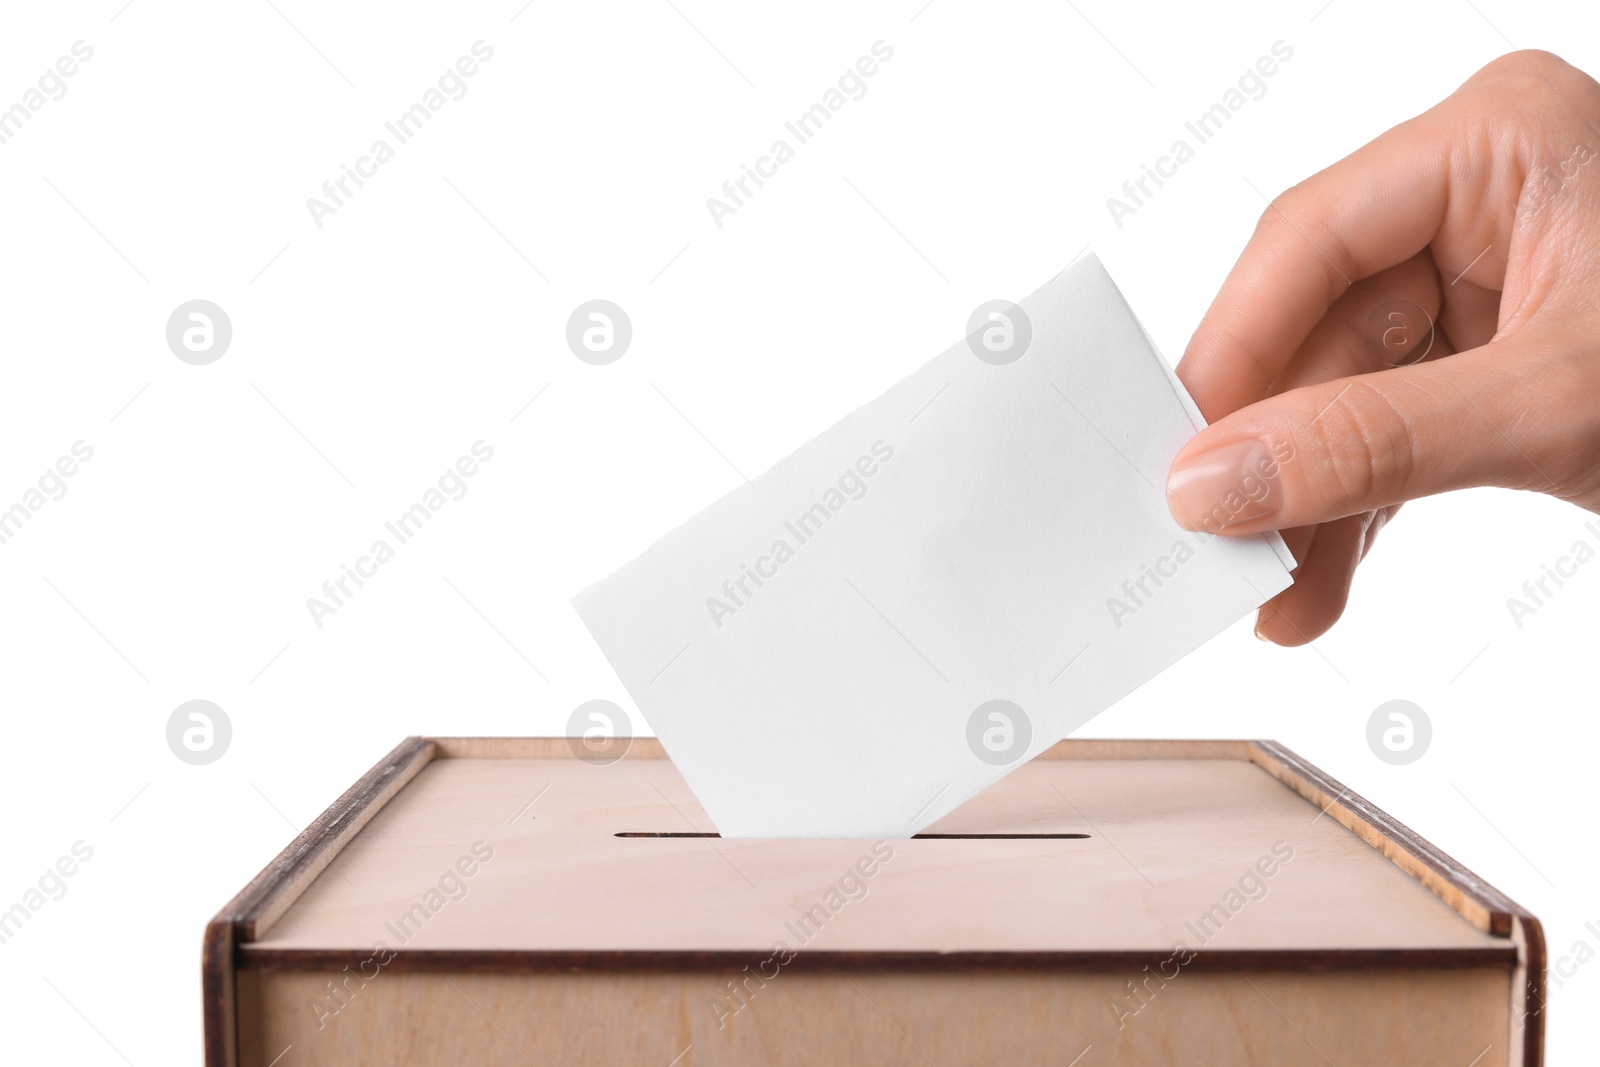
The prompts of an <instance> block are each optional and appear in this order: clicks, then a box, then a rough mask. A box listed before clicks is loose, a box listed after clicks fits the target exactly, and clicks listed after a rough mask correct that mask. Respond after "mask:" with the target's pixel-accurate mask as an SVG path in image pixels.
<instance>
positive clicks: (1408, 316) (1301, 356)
mask: <svg viewBox="0 0 1600 1067" xmlns="http://www.w3.org/2000/svg"><path fill="white" fill-rule="evenodd" d="M1438 315H1439V274H1438V271H1436V270H1435V269H1434V266H1433V259H1432V257H1431V256H1429V255H1428V253H1427V252H1421V253H1418V254H1417V255H1415V256H1412V257H1411V258H1410V259H1408V260H1406V261H1405V262H1404V263H1399V264H1396V265H1395V266H1393V267H1390V268H1388V269H1387V270H1382V271H1379V272H1378V273H1377V274H1374V275H1373V276H1372V277H1370V278H1367V279H1364V280H1362V281H1359V282H1357V283H1356V284H1355V285H1353V286H1351V287H1350V290H1349V292H1347V293H1345V294H1344V295H1343V296H1341V297H1340V298H1339V299H1338V300H1337V301H1335V302H1334V305H1333V307H1331V308H1330V309H1328V313H1327V314H1326V315H1324V316H1323V317H1322V320H1321V321H1320V322H1318V323H1317V325H1316V326H1315V327H1313V328H1312V330H1311V334H1310V336H1308V337H1307V338H1306V339H1305V342H1304V343H1303V344H1301V346H1300V349H1299V351H1297V352H1296V353H1295V354H1294V358H1293V360H1291V361H1290V363H1289V365H1288V366H1287V367H1286V368H1284V371H1283V373H1282V374H1280V375H1279V376H1278V378H1277V379H1276V380H1275V381H1274V382H1273V383H1272V385H1271V388H1270V390H1269V391H1270V392H1271V393H1273V394H1277V393H1286V392H1288V391H1289V390H1291V389H1297V388H1300V387H1301V386H1306V385H1318V384H1320V383H1322V382H1326V381H1332V380H1333V379H1335V378H1349V377H1353V376H1354V375H1357V374H1367V373H1369V372H1372V371H1379V370H1384V369H1387V368H1391V367H1402V366H1407V365H1409V364H1412V363H1420V362H1422V361H1423V360H1424V359H1438V358H1439V357H1441V356H1444V355H1448V354H1450V352H1451V351H1452V350H1451V348H1450V346H1449V341H1448V339H1447V338H1446V337H1444V336H1443V334H1442V332H1441V331H1440V330H1438V329H1437V328H1436V327H1435V323H1434V320H1435V319H1436V318H1438Z"/></svg>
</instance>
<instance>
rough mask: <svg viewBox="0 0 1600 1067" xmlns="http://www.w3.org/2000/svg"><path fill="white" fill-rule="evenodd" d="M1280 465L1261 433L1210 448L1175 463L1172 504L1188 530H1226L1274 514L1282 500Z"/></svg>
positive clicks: (1170, 484)
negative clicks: (1261, 438)
mask: <svg viewBox="0 0 1600 1067" xmlns="http://www.w3.org/2000/svg"><path fill="white" fill-rule="evenodd" d="M1278 467H1279V465H1278V461H1277V460H1276V459H1274V458H1273V456H1272V452H1271V451H1270V450H1269V449H1268V448H1267V443H1266V442H1265V441H1262V440H1260V439H1258V438H1254V437H1251V438H1246V439H1245V440H1243V441H1230V442H1229V443H1227V444H1224V445H1218V446H1217V447H1215V448H1209V449H1206V450H1205V451H1204V452H1200V453H1198V454H1196V455H1193V456H1190V457H1189V458H1188V459H1186V460H1184V461H1182V462H1181V463H1177V464H1174V465H1173V468H1172V470H1171V472H1170V473H1168V475H1167V508H1168V509H1169V510H1170V511H1171V512H1172V517H1173V518H1174V519H1176V520H1178V525H1179V526H1182V527H1184V528H1185V529H1188V530H1206V531H1209V532H1211V533H1221V532H1223V531H1225V530H1227V529H1229V528H1231V527H1237V526H1239V525H1242V524H1244V523H1247V522H1250V523H1255V522H1259V520H1261V519H1266V518H1269V517H1270V516H1272V515H1274V514H1275V513H1276V512H1277V511H1278V508H1279V505H1280V504H1281V503H1282V501H1283V496H1282V493H1281V491H1280V478H1279V470H1278ZM1270 526H1271V523H1270V522H1269V523H1263V524H1261V525H1260V526H1258V527H1257V528H1258V529H1265V528H1268V527H1270Z"/></svg>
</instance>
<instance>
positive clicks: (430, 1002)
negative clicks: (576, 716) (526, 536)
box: [203, 738, 1545, 1067]
mask: <svg viewBox="0 0 1600 1067" xmlns="http://www.w3.org/2000/svg"><path fill="white" fill-rule="evenodd" d="M575 744H577V743H576V742H569V741H568V740H566V739H562V738H556V739H479V738H468V739H438V738H412V739H410V740H407V741H406V742H404V743H403V744H401V745H400V746H399V747H398V748H396V749H395V750H394V751H393V752H391V753H389V755H388V756H386V757H385V758H384V759H383V760H382V762H380V763H379V764H378V765H377V766H376V767H374V768H373V769H372V770H371V771H370V772H369V773H368V774H367V775H366V777H364V778H362V779H361V781H359V782H357V783H356V784H355V786H353V787H352V788H351V789H350V790H349V791H348V792H347V793H345V794H344V796H342V797H340V798H339V799H338V801H337V802H335V803H334V805H333V806H332V807H330V808H329V809H328V810H327V811H326V812H325V813H324V814H323V815H322V816H321V817H320V818H319V819H318V820H317V821H316V822H315V823H314V824H312V826H311V827H310V828H309V829H307V830H306V831H305V832H304V833H303V834H301V835H300V836H299V837H298V838H296V839H295V841H294V842H293V843H292V844H290V846H289V847H288V848H287V849H285V850H284V852H283V853H282V854H281V855H280V856H278V857H277V858H276V859H275V860H273V861H272V863H271V864H270V865H269V866H268V867H267V868H266V869H265V870H264V871H262V872H261V874H260V875H259V876H258V877H257V878H256V879H255V880H254V881H253V882H251V883H250V884H249V885H248V886H247V887H245V889H244V890H243V891H242V892H241V893H240V894H239V895H238V896H237V897H235V898H234V900H233V901H232V902H230V903H229V904H228V905H227V907H225V908H224V909H223V910H222V912H221V913H219V914H218V915H217V916H216V918H215V919H213V920H212V921H211V923H210V925H209V926H208V927H207V928H206V934H205V943H204V953H203V990H204V1002H205V1026H206V1038H205V1040H206V1062H207V1063H208V1064H209V1065H211V1067H234V1065H238V1067H270V1065H274V1064H277V1065H280V1067H309V1065H315V1064H341V1065H348V1064H408V1065H416V1067H431V1065H435V1064H438V1065H445V1064H448V1065H451V1067H456V1065H460V1064H475V1065H507V1067H517V1065H527V1064H537V1065H539V1067H545V1065H589V1064H594V1065H616V1064H636V1065H641V1067H722V1065H741V1067H752V1065H754V1067H760V1065H784V1067H790V1065H800V1064H826V1065H850V1067H865V1065H905V1067H918V1065H927V1064H932V1065H935V1067H958V1065H966V1064H970V1065H975V1067H976V1065H983V1067H988V1065H1011V1064H1023V1065H1031V1064H1041V1065H1042V1064H1051V1065H1055V1067H1068V1065H1076V1067H1097V1065H1102V1064H1105V1065H1111V1064H1115V1065H1119V1067H1128V1065H1162V1067H1167V1065H1173V1064H1200V1065H1232V1064H1246V1063H1258V1064H1273V1065H1274V1067H1291V1065H1301V1064H1304V1065H1314V1067H1326V1065H1327V1064H1329V1063H1334V1064H1339V1065H1341V1067H1345V1065H1374V1064H1383V1065H1390V1064H1405V1065H1408V1067H1418V1065H1431V1064H1438V1065H1441V1067H1466V1065H1468V1064H1472V1065H1474V1067H1489V1065H1491V1064H1516V1065H1522V1067H1531V1065H1536V1064H1539V1063H1540V1062H1541V1059H1542V1042H1543V1033H1544V1030H1543V1015H1542V1010H1541V1009H1542V1006H1543V995H1542V994H1543V989H1544V966H1545V955H1544V943H1543V937H1542V935H1541V932H1540V927H1539V923H1538V921H1537V920H1536V919H1534V918H1533V917H1532V916H1530V915H1528V914H1527V913H1526V912H1524V911H1523V910H1522V909H1521V908H1519V907H1518V906H1517V905H1516V904H1514V903H1512V902H1511V901H1510V900H1508V899H1507V898H1506V897H1505V896H1503V895H1502V894H1500V893H1499V892H1498V891H1496V890H1495V889H1493V888H1491V887H1489V886H1487V885H1485V884H1484V883H1483V881H1482V880H1481V879H1479V878H1477V877H1476V876H1474V875H1473V874H1472V873H1471V872H1470V871H1467V870H1465V869H1464V868H1462V867H1461V866H1460V865H1459V864H1457V863H1456V862H1455V861H1454V860H1452V859H1450V857H1448V856H1446V855H1444V854H1443V853H1441V852H1440V851H1439V850H1438V849H1436V848H1434V847H1433V846H1432V845H1430V844H1428V842H1426V841H1424V840H1423V839H1422V838H1420V837H1418V836H1417V835H1416V834H1415V833H1413V832H1412V831H1411V830H1409V829H1407V828H1406V827H1405V826H1404V825H1402V824H1401V823H1399V822H1396V821H1395V820H1394V819H1392V818H1391V817H1389V816H1388V815H1386V814H1385V813H1383V812H1382V811H1379V810H1378V809H1376V808H1374V807H1373V806H1372V805H1371V804H1369V803H1367V802H1366V801H1364V800H1363V799H1361V798H1360V797H1359V796H1356V795H1355V794H1353V793H1351V792H1350V791H1349V790H1348V789H1345V788H1344V787H1343V786H1341V785H1340V784H1339V783H1337V782H1335V781H1332V780H1331V779H1329V778H1328V777H1327V776H1326V775H1324V774H1323V773H1322V772H1320V771H1319V770H1317V769H1316V768H1315V767H1312V766H1311V765H1309V764H1308V763H1306V762H1305V761H1303V760H1301V759H1300V758H1299V757H1297V756H1296V755H1295V754H1294V753H1292V752H1290V751H1288V750H1287V749H1285V748H1283V747H1282V746H1280V745H1278V744H1276V743H1274V742H1267V741H1063V742H1061V743H1060V744H1057V745H1056V746H1054V747H1053V748H1051V749H1050V750H1048V751H1047V752H1045V753H1044V754H1043V755H1041V756H1040V757H1038V758H1037V759H1035V760H1033V761H1032V762H1030V763H1028V764H1026V765H1025V766H1023V767H1020V768H1018V769H1017V770H1016V771H1015V772H1014V773H1012V774H1011V775H1010V776H1008V777H1007V778H1005V779H1003V780H1002V781H1000V782H999V783H998V784H996V785H995V786H993V787H991V788H990V789H989V790H987V791H986V792H984V793H983V794H981V795H979V796H978V797H976V798H974V799H973V800H971V801H969V802H968V803H966V804H965V805H963V806H961V807H960V808H958V809H957V810H955V811H954V812H952V813H951V814H949V815H948V816H946V817H945V818H943V819H941V820H940V821H939V822H938V823H937V824H935V825H934V826H932V827H931V828H930V829H929V830H928V832H926V833H924V834H920V835H918V836H917V837H916V838H913V839H911V840H886V841H863V840H747V839H723V838H719V837H717V836H716V834H715V833H714V832H713V831H712V827H711V825H710V823H709V821H708V820H707V819H706V817H705V814H704V813H703V812H702V810H701V808H700V806H699V805H698V804H697V803H696V802H695V799H694V796H693V794H692V793H691V792H690V791H689V789H688V787H687V786H686V785H685V783H684V781H683V779H682V778H681V777H680V776H679V775H678V774H677V772H676V771H675V770H674V768H673V765H672V763H671V762H670V761H669V760H668V759H667V758H666V756H665V754H664V753H663V751H662V749H661V747H660V745H659V744H658V743H657V742H655V741H653V740H636V741H634V742H633V743H632V744H631V746H629V747H628V748H627V750H626V752H625V753H623V754H622V755H621V757H620V758H616V759H612V760H611V761H609V762H606V761H603V760H597V759H594V758H592V757H589V756H588V754H587V753H585V752H584V751H582V750H581V749H577V748H575V747H574V745H575ZM884 758H885V759H893V758H895V757H894V755H893V753H885V754H884ZM608 759H609V757H608Z"/></svg>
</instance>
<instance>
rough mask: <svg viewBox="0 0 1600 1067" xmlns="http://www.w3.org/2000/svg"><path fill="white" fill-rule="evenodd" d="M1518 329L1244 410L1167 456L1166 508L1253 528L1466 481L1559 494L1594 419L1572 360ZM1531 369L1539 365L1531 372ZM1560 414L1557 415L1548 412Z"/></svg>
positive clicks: (1305, 520) (1219, 524)
mask: <svg viewBox="0 0 1600 1067" xmlns="http://www.w3.org/2000/svg"><path fill="white" fill-rule="evenodd" d="M1541 332H1543V333H1549V331H1538V330H1535V329H1534V328H1532V327H1530V328H1527V329H1524V330H1522V331H1519V332H1518V333H1517V334H1516V335H1514V336H1513V337H1510V338H1506V339H1504V340H1501V341H1497V342H1495V343H1494V344H1491V345H1486V346H1484V347H1482V348H1477V349H1474V350H1472V351H1471V352H1464V353H1460V354H1458V355H1455V356H1452V357H1451V358H1449V359H1445V360H1439V361H1436V362H1426V363H1420V364H1415V365H1412V366H1409V367H1401V368H1398V369H1395V370H1386V371H1381V372H1378V373H1376V374H1364V375H1359V376H1357V377H1353V378H1343V379H1336V380H1334V381H1331V382H1325V383H1323V384H1320V385H1315V386H1308V387H1304V388H1300V389H1294V390H1291V391H1290V392H1287V393H1283V394H1281V395H1279V396H1275V397H1271V398H1269V399H1267V400H1264V401H1261V402H1260V403H1257V404H1252V405H1250V406H1249V407H1247V408H1244V409H1243V410H1241V411H1238V412H1235V413H1234V414H1232V415H1229V416H1227V417H1226V418H1224V419H1222V420H1221V421H1220V422H1217V423H1215V424H1214V425H1212V426H1209V427H1207V428H1206V429H1204V430H1202V431H1201V432H1200V433H1198V434H1196V435H1195V436H1194V437H1193V438H1191V439H1190V440H1189V441H1188V443H1186V444H1185V445H1184V446H1183V448H1182V449H1180V450H1179V452H1178V456H1177V458H1176V459H1175V460H1174V462H1173V465H1172V469H1171V471H1170V473H1169V474H1168V479H1167V503H1168V506H1169V507H1170V508H1171V510H1172V514H1173V517H1174V518H1175V519H1177V521H1178V522H1179V524H1180V525H1183V526H1185V527H1186V528H1188V529H1195V530H1209V531H1211V532H1213V533H1218V532H1226V533H1232V534H1243V533H1253V532H1257V531H1262V530H1274V529H1284V528H1290V527H1295V526H1306V525H1310V524H1313V523H1320V522H1328V521H1331V520H1333V519H1338V518H1343V517H1344V516H1346V515H1355V514H1359V513H1361V512H1363V511H1371V510H1374V509H1377V508H1380V507H1387V506H1389V505H1391V504H1397V503H1400V502H1401V501H1404V500H1410V499H1414V498H1416V497H1422V496H1429V495H1431V494H1433V493H1440V492H1444V491H1446V490H1450V489H1459V488H1464V487H1466V486H1472V485H1499V486H1506V487H1508V488H1526V489H1541V490H1545V491H1548V492H1556V493H1558V494H1559V491H1560V490H1559V486H1560V484H1561V482H1562V480H1563V479H1571V478H1574V477H1577V476H1579V475H1581V476H1583V477H1588V475H1587V474H1584V473H1583V472H1584V471H1586V470H1587V466H1586V464H1588V463H1589V462H1590V461H1591V460H1592V459H1593V458H1594V457H1592V456H1588V455H1585V454H1583V453H1584V452H1586V451H1592V449H1578V448H1573V447H1571V446H1570V445H1569V442H1593V441H1596V440H1600V412H1596V413H1585V412H1584V411H1583V409H1581V408H1580V409H1579V410H1578V411H1577V412H1575V413H1573V414H1572V415H1571V416H1570V417H1564V418H1562V419H1546V418H1541V417H1539V413H1540V412H1544V411H1549V410H1551V409H1552V408H1557V409H1559V410H1566V409H1568V408H1570V407H1571V404H1570V403H1569V398H1571V397H1573V396H1586V395H1591V394H1592V392H1593V391H1594V388H1595V383H1593V382H1591V381H1589V380H1587V379H1588V378H1590V377H1591V376H1592V373H1591V372H1590V371H1589V370H1588V369H1587V368H1588V362H1587V361H1583V360H1560V359H1552V358H1550V357H1551V356H1552V355H1556V354H1559V353H1560V352H1561V351H1563V350H1564V347H1565V345H1566V343H1567V342H1565V341H1564V339H1562V338H1558V337H1553V336H1549V337H1543V338H1541V337H1540V336H1539V334H1540V333H1541ZM1530 368H1538V369H1537V371H1536V372H1534V373H1530ZM1558 406H1559V407H1558Z"/></svg>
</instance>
